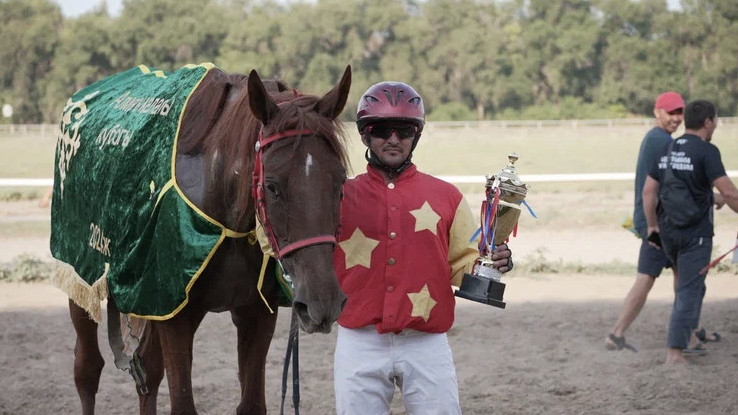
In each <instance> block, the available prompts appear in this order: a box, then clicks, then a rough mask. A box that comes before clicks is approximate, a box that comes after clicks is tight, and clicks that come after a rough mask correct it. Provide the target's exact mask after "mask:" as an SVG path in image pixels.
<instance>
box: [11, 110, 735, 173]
mask: <svg viewBox="0 0 738 415" xmlns="http://www.w3.org/2000/svg"><path fill="white" fill-rule="evenodd" d="M648 128H649V127H648V126H645V125H644V126H628V125H626V126H615V127H607V126H601V127H580V128H571V127H542V128H535V127H518V128H500V127H497V128H496V127H489V128H474V127H472V128H445V127H434V125H433V124H430V123H429V124H428V126H427V127H426V130H425V132H424V133H423V136H422V138H421V143H420V144H419V145H418V148H417V149H416V151H415V155H414V161H415V162H416V164H418V166H419V167H420V168H421V169H422V170H423V171H426V172H428V173H431V174H436V175H484V174H491V173H495V172H497V171H498V170H499V169H500V168H502V167H504V166H505V165H506V163H507V154H508V153H510V152H513V151H514V152H516V153H518V155H519V156H520V160H519V161H518V162H517V164H516V166H517V167H518V172H519V173H521V174H554V173H600V172H601V173H605V172H607V173H609V172H632V171H633V169H634V167H635V160H636V157H637V155H638V148H639V146H640V142H641V140H642V139H643V135H644V134H645V133H646V131H647V130H648ZM346 130H347V131H346V132H347V136H348V141H349V144H350V149H349V153H350V156H351V164H352V167H353V170H354V173H356V172H362V171H363V170H364V165H365V162H364V157H363V155H364V148H363V145H362V144H361V142H360V141H359V136H358V133H356V131H355V130H354V129H353V128H352V126H351V125H350V124H347V128H346ZM678 133H679V132H678ZM713 143H714V144H716V145H717V146H718V147H719V148H720V151H721V153H722V155H723V163H724V164H725V167H726V169H728V170H736V169H738V156H737V155H738V125H737V124H722V125H721V126H720V127H719V128H718V129H717V131H716V133H715V136H714V138H713ZM55 146H56V138H55V137H54V136H51V135H49V136H38V135H0V177H3V178H9V177H34V178H48V177H52V173H53V161H54V150H55Z"/></svg>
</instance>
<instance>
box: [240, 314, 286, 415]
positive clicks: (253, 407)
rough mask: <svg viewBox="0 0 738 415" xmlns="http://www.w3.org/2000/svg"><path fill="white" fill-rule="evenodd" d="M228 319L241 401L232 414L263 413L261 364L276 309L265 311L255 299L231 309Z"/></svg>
mask: <svg viewBox="0 0 738 415" xmlns="http://www.w3.org/2000/svg"><path fill="white" fill-rule="evenodd" d="M231 319H232V320H233V324H235V325H236V328H237V331H238V346H237V347H238V380H239V381H240V382H241V403H240V404H239V405H238V408H237V409H236V414H238V415H247V414H248V415H251V414H258V415H263V414H266V413H267V409H266V397H265V396H264V389H265V385H266V380H265V366H266V357H267V352H268V351H269V344H270V343H271V341H272V335H273V334H274V327H275V326H276V323H277V313H276V312H275V313H274V314H272V313H269V310H267V308H266V307H265V306H264V304H262V303H261V302H259V303H256V304H253V305H249V306H243V307H239V308H236V309H235V310H233V311H231Z"/></svg>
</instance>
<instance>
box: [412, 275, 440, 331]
mask: <svg viewBox="0 0 738 415" xmlns="http://www.w3.org/2000/svg"><path fill="white" fill-rule="evenodd" d="M407 296H408V297H410V302H412V303H413V310H412V311H411V312H410V317H423V320H425V321H426V322H428V319H429V318H430V313H431V310H433V307H435V306H436V300H434V299H433V297H431V296H430V291H429V290H428V284H425V285H424V286H423V289H421V290H420V291H419V292H417V293H407Z"/></svg>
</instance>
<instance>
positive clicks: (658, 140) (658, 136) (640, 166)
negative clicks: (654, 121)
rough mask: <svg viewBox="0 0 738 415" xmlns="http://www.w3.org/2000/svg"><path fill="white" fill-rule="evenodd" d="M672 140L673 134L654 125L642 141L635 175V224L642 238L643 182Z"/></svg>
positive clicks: (644, 227) (644, 233)
mask: <svg viewBox="0 0 738 415" xmlns="http://www.w3.org/2000/svg"><path fill="white" fill-rule="evenodd" d="M670 142H671V135H670V134H669V133H667V132H666V131H664V129H662V128H661V127H653V128H652V129H651V130H650V131H649V132H648V133H646V136H645V137H644V138H643V141H641V149H640V150H639V151H638V161H637V162H636V176H635V204H634V205H633V224H634V225H635V228H636V231H638V233H639V234H640V235H641V237H642V238H644V239H645V238H646V228H647V227H648V226H647V225H646V216H645V215H644V214H643V195H642V193H643V184H644V183H646V176H648V172H649V171H650V170H651V166H653V165H654V164H656V160H657V159H658V158H659V156H660V155H661V154H663V151H664V147H665V146H666V145H668V144H669V143H670Z"/></svg>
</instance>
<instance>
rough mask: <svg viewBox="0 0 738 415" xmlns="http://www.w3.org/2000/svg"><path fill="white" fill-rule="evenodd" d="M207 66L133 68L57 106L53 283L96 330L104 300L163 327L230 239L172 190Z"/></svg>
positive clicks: (177, 191)
mask: <svg viewBox="0 0 738 415" xmlns="http://www.w3.org/2000/svg"><path fill="white" fill-rule="evenodd" d="M214 67H215V66H214V65H213V64H211V63H204V64H200V65H188V66H185V67H183V68H181V69H179V70H177V71H175V72H173V73H165V72H162V71H159V70H154V69H150V68H148V67H146V66H143V65H142V66H139V67H137V68H133V69H130V70H128V71H125V72H121V73H119V74H116V75H113V76H110V77H108V78H105V79H103V80H101V81H99V82H96V83H94V84H92V85H89V86H87V87H85V88H83V89H81V90H79V91H78V92H77V93H75V94H74V95H73V96H72V97H71V98H70V99H69V100H68V101H67V104H66V106H65V107H64V111H63V114H62V118H61V122H60V131H59V136H58V141H57V147H56V159H55V162H56V166H55V170H54V192H53V196H52V208H51V253H52V255H53V256H54V257H55V258H56V259H58V266H57V270H56V273H55V275H54V278H53V279H54V283H55V284H56V285H57V286H58V287H59V288H61V289H62V290H63V291H65V292H66V293H67V295H69V297H70V298H71V299H72V300H74V301H75V302H76V303H77V304H78V305H80V306H81V307H83V308H85V309H86V310H87V311H88V312H89V313H90V316H91V317H92V318H93V319H95V320H96V321H98V322H99V321H100V320H101V315H100V313H101V311H100V302H101V301H102V300H104V299H106V298H107V296H108V294H110V295H111V296H112V297H113V298H115V301H116V304H117V306H118V309H119V310H120V311H121V312H123V313H127V314H129V315H131V316H134V317H140V318H144V319H152V320H165V319H168V318H171V317H172V316H174V315H175V314H176V313H177V312H178V311H179V310H181V309H182V308H183V307H184V306H185V305H186V304H187V298H188V293H189V290H190V288H191V287H192V285H193V284H194V282H195V281H196V280H197V278H198V276H199V275H200V273H201V272H202V271H203V269H204V268H205V266H206V265H207V263H208V261H209V260H210V258H211V257H212V255H213V254H214V253H215V250H216V249H217V248H218V246H219V245H220V244H221V242H222V241H223V240H224V239H225V238H226V237H229V236H245V235H244V234H237V233H235V232H233V231H230V230H228V229H226V228H225V227H223V226H222V225H221V224H219V223H218V222H217V221H215V220H214V219H212V218H210V217H208V216H207V215H205V214H204V213H203V212H201V211H200V210H199V209H198V208H197V207H195V206H194V205H193V204H192V203H191V202H190V201H189V200H187V198H186V197H185V196H184V195H183V193H182V191H181V189H179V187H178V186H177V183H176V181H175V167H176V166H175V160H176V151H175V149H176V146H177V138H178V134H179V129H180V127H181V122H182V114H183V113H184V111H185V110H186V109H187V104H188V101H189V99H190V97H191V96H192V93H193V92H194V91H195V90H196V89H197V87H198V85H199V84H200V82H201V80H202V79H203V78H204V77H205V75H206V74H207V73H208V71H209V70H211V69H212V68H214Z"/></svg>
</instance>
